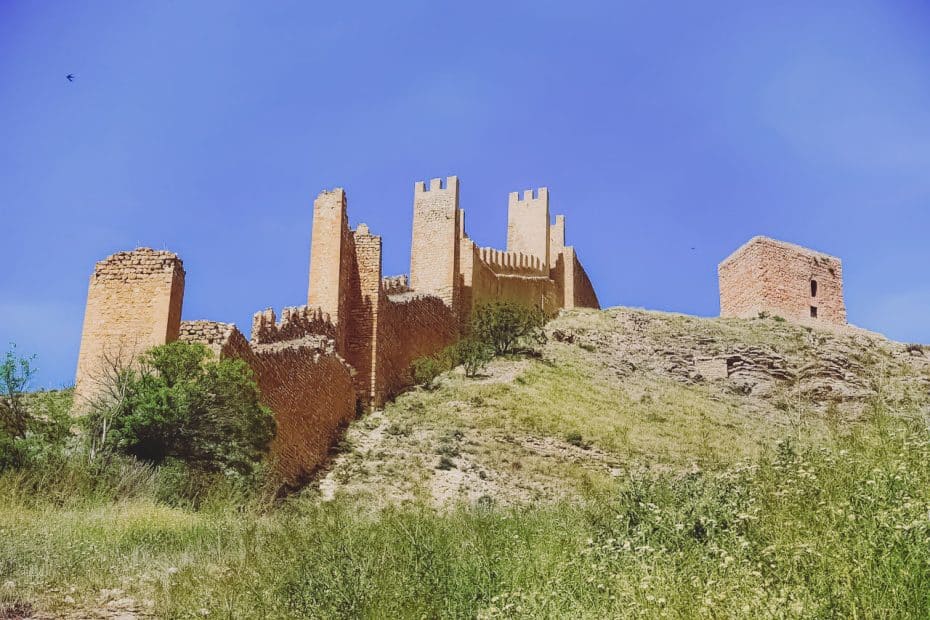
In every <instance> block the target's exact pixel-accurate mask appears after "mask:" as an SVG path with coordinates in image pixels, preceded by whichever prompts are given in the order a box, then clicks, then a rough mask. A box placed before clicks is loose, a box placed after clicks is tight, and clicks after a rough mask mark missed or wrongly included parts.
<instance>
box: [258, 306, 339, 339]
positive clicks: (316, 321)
mask: <svg viewBox="0 0 930 620" xmlns="http://www.w3.org/2000/svg"><path fill="white" fill-rule="evenodd" d="M309 335H320V336H326V337H327V338H332V339H333V340H335V339H336V326H335V325H333V322H332V320H330V316H329V314H327V313H325V312H323V309H322V308H313V307H310V306H291V307H287V308H284V310H282V311H281V321H280V322H277V318H276V316H275V311H274V310H273V309H272V308H267V309H265V310H263V311H261V312H256V313H255V315H254V316H253V317H252V343H253V344H268V343H271V342H283V341H285V340H295V339H297V338H303V337H304V336H309Z"/></svg>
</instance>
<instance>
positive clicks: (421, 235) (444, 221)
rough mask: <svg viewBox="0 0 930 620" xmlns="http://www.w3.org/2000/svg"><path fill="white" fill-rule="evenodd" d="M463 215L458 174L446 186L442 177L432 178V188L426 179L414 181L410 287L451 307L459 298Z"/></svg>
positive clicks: (447, 181)
mask: <svg viewBox="0 0 930 620" xmlns="http://www.w3.org/2000/svg"><path fill="white" fill-rule="evenodd" d="M460 217H461V211H460V210H459V180H458V178H457V177H447V178H446V182H445V186H443V184H442V180H441V179H431V180H430V182H429V188H427V187H426V185H425V183H423V181H417V182H416V183H415V184H414V188H413V242H412V244H411V248H410V287H411V288H412V289H413V290H414V291H416V292H418V293H426V294H429V295H435V296H437V297H439V298H440V299H442V300H443V302H444V303H445V304H446V305H447V306H449V307H450V308H455V303H456V301H457V298H458V283H457V273H456V272H457V269H458V262H459V240H460V234H461V233H460V231H461V223H460V222H459V218H460Z"/></svg>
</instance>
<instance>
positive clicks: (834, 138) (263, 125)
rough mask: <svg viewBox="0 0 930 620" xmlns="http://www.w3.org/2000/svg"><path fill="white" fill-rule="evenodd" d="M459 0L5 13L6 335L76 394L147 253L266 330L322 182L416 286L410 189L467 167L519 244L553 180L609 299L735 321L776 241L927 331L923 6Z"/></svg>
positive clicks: (2, 307)
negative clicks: (738, 267) (98, 312)
mask: <svg viewBox="0 0 930 620" xmlns="http://www.w3.org/2000/svg"><path fill="white" fill-rule="evenodd" d="M445 4H446V3H438V2H364V3H362V2H331V3H317V2H285V1H280V2H273V3H258V2H232V1H222V2H220V1H217V2H206V1H203V2H179V1H164V2H150V3H128V2H116V1H114V2H105V1H95V2H84V3H82V2H69V3H55V7H54V9H52V8H51V6H52V5H50V4H48V3H45V4H44V10H43V8H42V3H33V2H25V1H22V2H16V1H14V0H3V1H2V2H0V213H2V218H0V227H2V228H0V230H2V233H3V234H2V237H0V259H2V265H3V268H2V269H0V343H4V344H5V343H6V342H9V341H15V342H16V343H17V344H18V348H19V350H20V351H21V352H29V353H35V354H37V356H38V365H39V367H40V369H41V372H40V375H39V377H38V381H37V385H40V386H58V385H62V384H69V383H71V382H72V381H73V374H74V366H75V363H76V358H77V350H78V345H79V341H80V330H81V321H82V317H83V307H84V300H85V296H86V291H87V280H88V277H89V275H90V273H91V272H92V270H93V265H94V262H95V261H97V260H99V259H101V258H103V257H105V256H107V255H108V254H111V253H112V252H115V251H119V250H124V249H132V248H134V247H136V246H140V245H146V246H151V247H155V248H167V249H171V250H173V251H176V252H177V253H179V254H180V255H181V257H182V258H183V259H184V263H185V267H186V269H187V291H186V295H185V300H184V318H185V319H200V318H208V319H213V320H220V321H232V322H235V323H237V324H238V325H239V326H240V328H241V329H243V330H244V331H247V330H248V328H249V325H250V319H251V315H252V313H253V312H255V311H257V310H260V309H262V308H264V307H267V306H273V307H275V308H276V309H280V308H281V307H282V306H284V305H296V304H300V303H303V302H304V301H305V299H306V282H307V264H308V257H309V247H310V245H309V244H310V223H311V209H312V201H313V198H314V196H315V195H316V194H317V193H318V192H319V191H320V190H321V189H324V188H332V187H337V186H341V187H345V188H346V191H347V193H348V197H349V215H350V219H351V221H352V224H353V226H354V225H355V224H357V223H359V222H366V223H367V224H369V225H370V226H371V228H372V230H373V231H374V232H376V233H378V234H381V235H382V236H383V238H384V249H385V260H384V263H385V265H384V270H385V274H386V275H389V274H394V273H403V272H406V271H407V270H408V261H409V246H410V221H411V217H412V197H413V183H414V181H417V180H420V179H428V178H430V177H436V176H446V175H450V174H456V175H458V176H459V178H460V180H461V185H462V189H461V198H462V206H463V207H464V208H465V210H466V221H467V227H468V230H469V233H470V235H471V236H472V237H473V238H475V239H476V241H478V242H479V243H480V244H482V245H496V246H498V247H502V246H503V245H504V244H505V238H506V207H507V193H508V192H510V191H514V190H522V189H526V188H530V187H538V186H543V185H545V186H548V187H549V188H550V193H551V201H552V208H553V210H554V211H556V212H559V213H565V214H566V216H567V221H568V237H569V241H570V242H571V243H572V244H574V245H575V246H576V247H577V248H578V250H579V253H580V257H581V259H582V261H583V262H584V264H585V266H586V267H587V269H588V271H589V273H590V275H591V277H592V280H593V282H594V284H595V287H596V289H597V292H598V294H599V295H600V298H601V301H602V303H603V304H604V305H605V306H606V305H629V306H641V307H647V308H653V309H661V310H673V311H680V312H686V313H692V314H698V315H707V316H711V315H715V314H716V313H717V311H718V298H717V281H716V265H717V263H718V262H719V261H720V260H721V259H723V258H724V257H725V256H727V255H728V254H729V253H730V252H731V251H732V250H734V249H735V248H736V247H738V246H739V245H740V244H742V243H743V242H744V241H746V240H747V239H748V238H749V237H751V236H753V235H757V234H765V235H770V236H774V237H777V238H781V239H785V240H788V241H792V242H796V243H801V244H804V245H809V246H811V247H814V248H816V249H819V250H822V251H825V252H828V253H831V254H835V255H838V256H840V257H842V259H843V260H844V269H845V276H846V300H847V305H848V310H849V318H850V321H851V322H853V323H855V324H858V325H861V326H863V327H867V328H870V329H874V330H877V331H881V332H884V333H886V334H888V335H889V336H891V337H894V338H897V339H900V340H905V341H922V342H930V321H928V314H930V275H928V266H930V242H928V240H930V5H928V4H927V3H926V2H923V1H918V0H901V1H895V0H881V1H874V2H865V1H863V2H860V1H855V0H843V1H841V2H840V1H836V2H831V1H829V0H827V1H824V2H816V3H812V2H808V1H796V2H795V1H788V2H779V3H755V2H744V1H732V2H731V1H718V2H664V1H661V0H658V1H657V0H648V1H647V0H644V1H630V2H626V1H619V2H603V3H586V2H579V1H572V2H567V1H566V2H550V1H546V0H536V1H533V2H506V1H504V2H502V1H497V2H493V3H485V2H458V3H454V4H452V3H450V6H448V7H444V6H443V5H445ZM763 4H765V5H767V6H764V7H763V6H762V5H763ZM67 73H73V74H75V76H76V79H75V81H74V82H73V83H69V82H68V81H67V80H66V79H65V75H66V74H67ZM691 248H695V249H694V250H692V249H691Z"/></svg>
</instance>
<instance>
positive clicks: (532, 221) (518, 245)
mask: <svg viewBox="0 0 930 620" xmlns="http://www.w3.org/2000/svg"><path fill="white" fill-rule="evenodd" d="M507 251H508V252H515V253H522V254H526V255H527V256H535V257H536V258H538V259H539V262H540V264H542V265H548V264H549V190H548V189H547V188H545V187H540V188H539V189H538V190H536V196H535V197H534V196H533V190H529V189H528V190H526V191H525V192H523V198H520V194H519V192H510V197H509V199H508V201H507Z"/></svg>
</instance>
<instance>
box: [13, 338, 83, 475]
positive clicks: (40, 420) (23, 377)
mask: <svg viewBox="0 0 930 620" xmlns="http://www.w3.org/2000/svg"><path fill="white" fill-rule="evenodd" d="M33 359H34V358H33V357H22V356H20V355H17V354H16V347H15V346H12V347H11V348H10V350H9V351H7V353H6V356H5V357H4V358H3V360H2V361H0V471H3V470H5V469H12V468H19V467H25V466H29V465H34V464H36V463H38V462H39V461H40V460H43V459H48V458H52V457H54V456H55V455H57V454H58V453H60V451H61V449H62V448H63V447H64V445H65V441H66V440H67V439H68V438H69V437H70V436H71V430H70V426H71V419H70V417H69V416H68V410H69V408H70V391H65V392H58V391H52V392H35V393H31V394H30V393H27V392H26V390H27V389H28V387H29V383H30V381H31V380H32V377H33V376H34V375H35V369H34V368H33V366H32V361H33Z"/></svg>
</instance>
